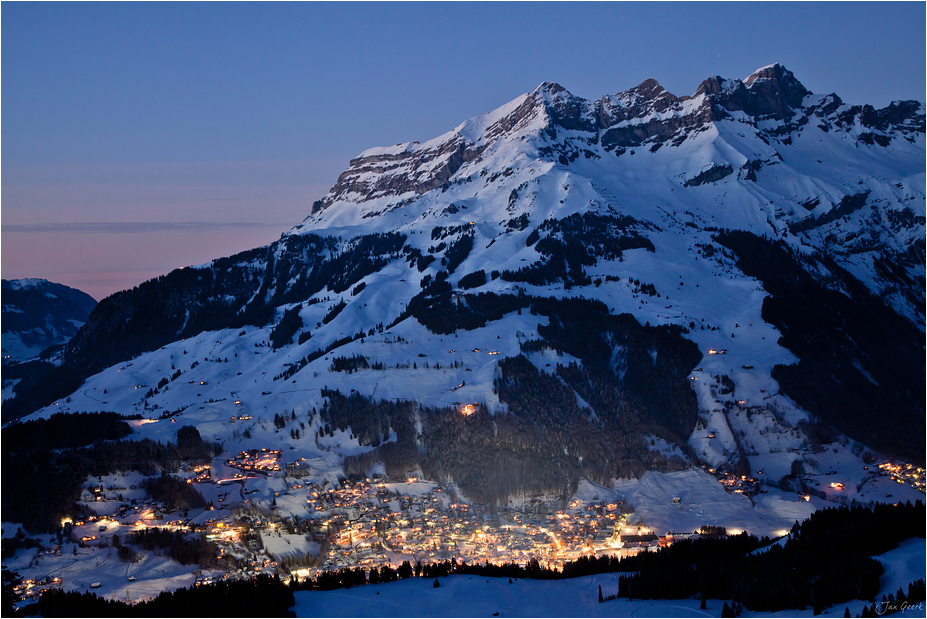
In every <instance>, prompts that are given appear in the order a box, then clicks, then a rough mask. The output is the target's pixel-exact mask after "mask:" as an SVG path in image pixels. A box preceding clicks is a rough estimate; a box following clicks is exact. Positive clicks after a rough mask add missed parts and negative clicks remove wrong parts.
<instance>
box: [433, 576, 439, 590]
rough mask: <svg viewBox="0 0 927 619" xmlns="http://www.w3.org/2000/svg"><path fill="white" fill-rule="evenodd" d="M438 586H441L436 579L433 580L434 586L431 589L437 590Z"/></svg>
mask: <svg viewBox="0 0 927 619" xmlns="http://www.w3.org/2000/svg"><path fill="white" fill-rule="evenodd" d="M440 586H441V583H440V582H438V579H437V578H435V584H433V585H432V587H434V588H435V589H437V588H438V587H440Z"/></svg>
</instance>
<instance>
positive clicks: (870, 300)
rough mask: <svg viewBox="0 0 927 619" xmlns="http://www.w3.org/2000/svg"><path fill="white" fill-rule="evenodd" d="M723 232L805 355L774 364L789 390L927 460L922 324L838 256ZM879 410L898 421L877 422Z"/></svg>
mask: <svg viewBox="0 0 927 619" xmlns="http://www.w3.org/2000/svg"><path fill="white" fill-rule="evenodd" d="M717 240H718V242H719V243H721V244H722V245H724V246H725V247H727V248H729V249H730V250H732V251H733V252H734V253H735V254H736V256H737V266H738V268H740V269H741V270H742V271H743V272H744V273H746V274H747V275H750V276H752V277H756V278H757V279H759V280H760V281H761V282H762V283H763V287H764V288H765V289H766V291H767V292H768V293H769V296H768V297H766V299H765V300H764V301H763V309H762V316H763V320H765V321H766V322H768V323H770V324H772V325H774V326H775V327H776V328H777V329H778V330H779V332H780V333H782V337H781V339H780V341H779V343H780V344H781V345H783V346H785V347H786V348H788V349H789V350H791V351H792V352H793V353H795V355H796V356H797V357H798V358H799V361H798V363H797V364H794V365H777V366H775V368H774V369H773V372H772V377H773V378H775V379H776V380H777V381H778V382H779V386H780V388H781V389H782V392H783V393H785V394H786V395H788V396H789V397H790V398H792V399H793V400H795V401H796V402H797V403H798V404H799V405H800V406H801V407H802V408H804V409H806V410H808V411H809V412H811V413H813V414H814V415H816V416H817V417H819V418H820V419H821V420H822V421H823V422H825V423H827V424H830V425H832V426H833V427H834V428H836V429H837V430H839V431H840V432H842V433H844V434H846V435H847V436H850V437H852V438H855V439H856V440H859V441H861V442H863V443H865V444H866V445H869V446H871V447H873V448H875V449H877V450H879V451H881V452H883V453H886V454H889V455H893V456H896V457H899V458H902V459H905V460H908V461H912V462H918V463H921V464H923V463H924V462H925V460H927V455H925V447H924V440H923V437H924V434H925V431H927V427H925V419H927V417H925V409H924V402H925V401H927V395H925V383H924V347H923V340H924V338H923V334H922V333H921V332H920V331H919V330H918V329H917V327H915V326H914V325H913V324H911V323H910V322H908V321H907V320H906V319H904V318H902V317H901V316H900V315H898V314H897V313H896V312H895V311H894V310H892V309H891V308H889V307H888V306H887V305H886V304H885V302H884V301H883V300H882V299H880V298H878V297H876V296H874V295H873V294H872V293H870V292H869V291H868V289H867V288H866V287H865V286H864V285H863V284H862V282H860V281H859V280H857V279H855V278H854V277H853V276H852V275H850V274H849V273H848V272H847V271H845V270H844V269H842V268H840V266H839V265H837V264H836V263H835V262H834V260H833V259H832V258H829V257H827V256H825V255H817V254H816V255H812V256H799V255H797V254H795V253H794V252H792V251H790V250H789V249H788V248H787V247H785V246H784V245H783V244H782V243H781V242H774V241H771V240H769V239H765V238H762V237H758V236H756V235H753V234H750V233H748V232H726V233H723V234H719V235H718V237H717ZM803 263H804V264H803ZM811 272H823V273H825V274H826V275H824V276H820V277H812V276H811V275H809V273H811ZM808 308H814V312H809V311H808ZM873 411H883V412H884V414H885V415H886V421H888V422H887V423H877V424H873V423H872V414H873Z"/></svg>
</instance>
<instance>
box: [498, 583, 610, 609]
mask: <svg viewBox="0 0 927 619" xmlns="http://www.w3.org/2000/svg"><path fill="white" fill-rule="evenodd" d="M509 582H512V581H511V579H509ZM602 602H603V600H602V585H599V604H601V603H602Z"/></svg>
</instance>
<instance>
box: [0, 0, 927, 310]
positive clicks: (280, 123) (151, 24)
mask: <svg viewBox="0 0 927 619" xmlns="http://www.w3.org/2000/svg"><path fill="white" fill-rule="evenodd" d="M925 6H927V5H925V4H924V3H922V2H908V3H886V2H876V3H862V2H852V3H744V4H740V3H728V2H711V3H691V4H690V3H663V2H660V3H643V4H637V3H623V2H622V3H603V2H595V3H574V2H570V3H541V4H533V3H487V4H464V3H446V4H445V3H441V4H430V3H410V4H391V3H371V4H366V3H364V4H352V3H336V4H325V3H282V4H271V3H256V4H252V3H230V4H225V3H198V4H182V3H129V4H119V3H100V4H97V3H62V4H58V3H3V4H2V7H0V11H2V39H0V41H2V43H0V44H2V95H3V99H2V103H3V105H2V121H3V132H2V217H3V224H4V225H3V231H2V241H3V243H2V248H3V249H2V267H3V268H2V272H3V277H5V278H14V277H46V278H48V279H53V280H55V281H61V282H63V283H66V284H69V285H74V286H78V287H81V288H82V289H84V290H86V291H87V292H89V293H90V294H92V295H94V296H96V297H98V298H99V297H101V296H103V295H105V294H108V293H111V292H113V291H115V290H117V289H120V288H123V287H126V286H132V285H134V284H137V283H139V282H140V281H142V280H143V279H146V278H149V277H153V276H156V275H158V274H160V273H163V272H166V271H168V270H170V269H171V268H175V267H179V266H184V265H187V264H191V263H198V262H205V261H207V260H209V259H211V258H214V257H218V256H221V255H228V254H231V253H234V252H236V251H240V250H243V249H247V248H250V247H253V246H256V245H260V244H264V243H267V242H269V241H271V240H273V239H275V238H277V237H279V235H280V233H281V232H283V231H284V230H286V229H287V228H289V227H290V226H292V225H293V224H295V223H297V222H299V221H300V220H302V219H303V217H305V215H306V214H307V213H308V208H309V205H310V204H311V203H312V201H313V200H316V199H318V198H319V197H321V196H322V195H323V194H324V192H325V191H326V190H327V188H328V187H329V186H331V185H332V184H333V182H334V180H335V178H336V177H337V175H338V173H339V172H340V171H341V170H343V169H344V168H345V167H346V165H347V162H348V160H349V159H350V158H351V157H353V156H355V155H357V154H358V153H359V152H360V151H362V150H364V149H366V148H369V147H372V146H379V145H386V144H394V143H397V142H405V141H409V140H415V139H418V140H426V139H429V138H431V137H434V136H436V135H438V134H440V133H443V132H445V131H447V130H449V129H452V128H453V127H454V126H456V125H457V124H459V123H460V122H461V121H463V120H464V119H466V118H468V117H470V116H474V115H476V114H480V113H483V112H486V111H488V110H490V109H492V108H495V107H498V106H499V105H502V104H503V103H506V102H507V101H509V100H511V99H513V98H515V97H517V96H518V95H520V94H522V93H524V92H527V91H530V90H531V89H533V88H534V87H535V86H537V85H538V84H539V83H540V82H542V81H556V82H559V83H561V84H562V85H563V86H565V87H566V88H567V89H568V90H570V91H571V92H573V93H574V94H577V95H580V96H583V97H587V98H597V97H599V96H601V95H603V94H605V93H613V92H617V91H620V90H625V89H627V88H630V87H632V86H635V85H637V84H639V83H640V82H641V81H643V80H644V79H646V78H648V77H654V78H656V79H657V80H658V81H659V82H660V83H661V84H663V86H664V87H665V88H667V89H668V90H670V91H671V92H673V93H675V94H677V95H684V94H691V93H692V92H693V91H694V90H695V89H696V87H697V86H698V84H699V83H700V82H701V81H702V80H703V79H705V78H706V77H708V76H709V75H712V74H718V75H722V76H724V77H729V78H744V77H746V76H747V75H749V74H750V73H751V72H752V71H753V70H754V69H756V68H758V67H761V66H764V65H767V64H770V63H773V62H780V63H782V64H784V65H785V66H786V67H788V68H789V69H791V70H792V72H793V73H794V74H795V75H796V77H797V78H798V79H799V80H800V81H801V82H802V83H804V85H805V86H806V87H807V88H809V89H810V90H812V91H814V92H819V93H825V92H836V93H837V94H839V95H840V96H841V97H842V98H843V99H844V100H845V101H847V102H848V103H870V104H873V105H875V106H877V107H882V106H884V105H886V104H887V103H888V102H890V101H892V100H894V99H918V100H922V101H923V100H924V98H925V94H924V93H925V51H927V50H925V28H924V24H925ZM139 222H153V223H156V224H157V225H154V226H151V227H145V226H139V225H138V224H139ZM179 223H182V224H183V225H182V226H177V225H176V224H179ZM218 223H221V224H222V225H221V226H214V225H213V224H218ZM103 224H105V225H103ZM120 224H121V225H120Z"/></svg>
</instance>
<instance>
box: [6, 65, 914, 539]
mask: <svg viewBox="0 0 927 619" xmlns="http://www.w3.org/2000/svg"><path fill="white" fill-rule="evenodd" d="M924 118H925V117H924V106H923V104H921V103H919V102H915V101H899V102H894V103H892V104H891V105H889V106H888V107H886V108H884V109H880V110H876V109H873V108H871V107H869V106H853V107H851V106H848V105H846V104H844V103H843V102H842V101H841V100H840V98H839V97H837V96H836V95H834V94H829V95H817V94H813V93H811V92H810V91H809V90H808V89H807V88H805V87H804V86H803V85H802V84H801V83H800V82H799V81H798V80H797V79H796V78H795V76H794V75H792V73H791V72H789V71H788V70H787V69H785V68H784V67H782V66H781V65H778V64H776V65H771V66H768V67H765V68H762V69H759V70H758V71H756V72H755V73H754V74H752V75H750V76H749V77H748V78H746V79H745V80H742V81H741V80H729V79H723V78H720V77H716V76H715V77H711V78H709V79H707V80H705V81H704V82H703V83H702V84H701V85H700V86H699V88H698V90H697V91H696V92H695V94H693V95H692V96H685V97H677V96H675V95H673V94H671V93H669V92H667V91H666V90H664V89H663V88H662V87H661V86H660V85H659V84H658V83H657V82H656V81H655V80H652V79H650V80H647V81H645V82H644V83H642V84H641V85H639V86H637V87H635V88H631V89H630V90H626V91H624V92H619V93H617V94H613V95H607V96H604V97H602V98H601V99H598V100H595V101H590V100H585V99H582V98H579V97H576V96H574V95H572V94H570V93H569V92H568V91H567V90H565V89H564V88H563V87H562V86H560V85H558V84H553V83H544V84H541V85H540V86H538V87H537V88H536V89H535V90H534V91H532V92H530V93H527V94H525V95H522V96H521V97H518V98H517V99H515V100H514V101H511V102H510V103H507V104H506V105H503V106H502V107H500V108H498V109H496V110H493V111H491V112H488V113H486V114H484V115H482V116H477V117H475V118H471V119H469V120H467V121H465V122H463V123H462V124H460V125H459V126H458V127H456V128H455V129H453V130H451V131H449V132H447V133H445V134H444V135H441V136H438V137H436V138H435V139H433V140H430V141H427V142H422V143H419V142H411V143H406V144H397V145H395V146H389V147H382V148H372V149H370V150H367V151H365V152H363V153H361V154H360V155H359V156H358V157H357V158H355V159H353V160H352V161H351V163H350V166H349V167H348V169H347V170H345V171H344V172H343V173H342V174H341V176H340V177H339V178H338V180H337V182H336V184H335V185H334V187H332V189H331V190H330V191H329V193H328V194H327V195H325V196H324V197H323V198H322V199H321V200H319V201H317V202H315V203H314V204H313V205H312V207H311V212H310V213H309V215H308V216H307V217H306V219H305V220H304V221H303V222H301V223H299V224H298V225H296V226H295V227H293V228H292V229H291V230H290V231H288V232H287V233H286V234H284V235H283V236H282V237H281V238H280V240H278V241H277V242H275V243H273V244H271V245H269V246H266V247H261V248H256V249H253V250H250V251H247V252H243V253H241V254H238V255H236V256H231V257H226V258H220V259H217V260H215V261H213V262H211V263H208V264H203V265H199V266H193V267H189V268H185V269H180V270H177V271H174V272H172V273H169V274H166V275H164V276H162V277H160V278H158V279H156V280H152V281H149V282H146V283H144V284H142V285H140V286H138V287H137V288H135V289H132V290H127V291H124V292H120V293H117V294H115V295H113V296H111V297H109V298H107V299H104V300H103V301H102V302H101V303H100V304H99V306H98V307H97V308H96V309H95V310H94V311H93V313H92V314H91V316H90V318H89V320H88V322H87V324H86V325H85V326H83V328H82V329H81V330H80V331H79V332H78V333H77V335H76V336H75V337H74V338H73V339H72V340H71V341H70V342H69V344H68V345H67V346H66V348H65V350H64V351H63V352H62V353H61V355H60V358H57V359H56V363H57V365H56V366H54V367H49V368H48V370H47V373H46V374H43V375H42V379H41V380H40V381H38V380H33V381H32V382H33V385H32V386H31V387H30V386H29V385H27V384H25V382H26V381H24V383H20V384H18V385H17V386H16V394H17V395H16V398H14V399H13V400H9V401H5V402H4V404H5V406H4V409H5V411H4V412H5V415H4V417H5V421H9V420H10V419H12V418H14V417H23V416H27V415H29V416H39V417H44V416H48V415H51V414H53V413H56V412H62V411H64V412H77V411H104V410H112V411H116V412H119V413H124V414H134V413H140V414H141V415H142V416H143V417H146V418H150V419H151V420H153V422H152V423H145V424H139V425H138V426H137V428H136V432H137V433H138V434H139V435H141V436H147V437H151V438H156V439H160V440H173V438H174V436H175V435H176V430H177V428H179V427H180V426H181V425H196V426H197V427H198V428H199V430H200V432H201V433H202V435H203V437H204V439H207V440H217V441H221V442H222V443H223V446H224V449H225V450H226V452H227V453H237V452H238V451H239V450H242V449H249V448H260V447H272V448H277V449H282V450H284V455H285V458H286V459H287V460H291V459H296V458H299V457H304V458H306V460H307V461H308V462H309V465H310V467H311V469H312V470H313V472H314V473H315V474H317V475H319V476H327V477H328V478H330V479H332V480H333V481H334V480H335V479H337V478H338V477H339V476H343V475H345V474H350V473H363V472H365V471H371V470H384V467H385V470H386V471H387V472H389V473H391V474H393V473H396V474H399V473H403V472H408V471H419V472H421V473H422V474H424V476H425V477H426V478H429V479H436V478H437V479H440V480H442V481H449V482H453V483H455V484H456V487H457V488H459V491H460V493H461V496H464V497H467V498H471V499H473V500H482V501H499V502H510V501H518V500H521V499H522V498H524V497H525V496H528V495H532V494H544V493H549V494H553V495H563V496H570V495H572V493H574V492H575V491H576V490H577V488H578V487H579V485H580V483H581V482H582V480H584V479H585V480H588V481H590V482H594V483H596V484H599V485H600V486H601V487H608V488H611V489H612V490H615V489H617V491H618V492H620V493H622V495H623V496H625V497H626V498H628V497H636V500H639V501H640V502H641V503H642V506H645V508H644V509H643V512H646V513H647V514H648V517H649V518H650V519H651V521H657V526H659V524H661V523H662V522H660V518H661V517H660V516H659V511H660V510H659V506H658V505H657V503H663V502H671V501H672V499H673V498H674V496H679V495H680V494H681V493H682V492H683V490H681V489H684V488H687V487H692V483H693V481H692V480H693V479H696V480H698V483H699V484H702V485H704V484H709V485H710V484H712V483H716V482H714V480H713V479H712V477H711V476H709V475H707V474H705V473H702V472H699V474H698V475H697V476H695V477H694V478H693V477H692V474H691V473H690V474H686V473H685V471H686V470H689V469H692V468H697V467H704V468H705V469H708V468H711V469H713V472H714V471H715V470H723V471H726V472H729V473H730V474H732V475H737V476H740V475H743V476H749V477H752V478H755V479H756V480H758V481H759V482H760V484H765V486H764V487H769V488H771V490H770V492H772V487H775V492H777V493H778V492H779V490H778V489H779V488H783V489H785V490H789V489H791V490H798V489H799V488H810V489H812V490H817V495H818V496H815V497H813V499H814V501H817V502H818V503H814V502H812V503H810V504H809V503H801V504H798V503H795V501H796V500H797V499H795V495H794V493H791V494H788V493H785V492H783V493H781V494H776V495H775V496H773V495H769V496H766V497H765V498H764V495H760V497H759V498H760V500H758V501H757V500H753V499H751V500H750V501H748V500H747V498H746V497H743V496H739V495H733V494H728V495H727V496H728V497H729V498H730V499H731V502H730V503H729V504H728V505H727V506H726V507H723V508H718V510H717V511H718V514H726V513H728V512H730V513H735V512H736V514H737V517H736V523H737V525H738V526H739V527H749V526H750V523H751V522H759V521H763V519H764V518H766V516H767V515H769V518H768V523H767V524H768V526H767V527H766V529H763V527H759V528H760V529H761V531H758V532H762V531H763V530H765V531H767V532H769V531H774V530H776V529H778V528H782V527H786V528H787V525H788V522H789V521H791V520H794V518H795V517H800V516H801V515H802V514H805V512H807V511H808V509H814V507H818V506H820V505H824V504H826V502H827V501H848V500H854V499H855V500H861V501H871V500H886V497H888V498H889V499H891V500H897V499H899V498H901V499H906V498H917V497H921V498H922V497H923V495H922V494H921V493H919V492H916V491H914V490H913V489H912V488H910V487H908V486H900V485H898V484H895V483H893V482H891V480H887V479H886V478H884V477H879V476H877V475H874V474H873V472H872V471H871V470H869V469H866V468H864V467H865V466H866V465H867V464H870V463H871V462H872V461H874V460H876V459H879V458H889V457H890V458H895V459H900V460H902V461H906V462H911V463H915V464H917V465H919V466H923V463H924V460H925V456H924V443H923V436H924V422H925V412H924V400H925V397H924V371H925V368H924V348H923V341H924V325H925V321H924V301H925V278H924V251H925V247H924V245H925V243H924V238H925V237H924V234H925V229H924V223H925V149H924ZM362 402H366V404H365V405H361V404H360V403H362ZM468 405H470V406H469V408H468V407H467V406H468ZM292 413H295V418H296V419H299V421H300V423H299V424H296V423H295V422H293V423H292V424H291V425H288V426H287V427H286V428H285V429H279V428H277V427H275V424H274V423H272V421H273V419H274V416H275V415H277V414H285V415H290V414H292ZM243 418H246V419H243ZM288 419H289V417H288ZM293 430H298V431H299V432H298V434H297V433H295V432H294V431H293ZM645 473H646V475H645ZM631 479H637V480H640V481H637V482H633V483H632V482H630V481H628V480H631ZM833 482H840V483H841V484H843V486H842V488H841V489H834V488H833V487H832V486H831V484H832V483H833ZM674 484H675V485H674ZM657 489H659V490H657ZM717 489H718V490H719V491H720V492H721V495H722V498H723V495H724V493H723V491H722V489H721V486H720V485H718V486H717ZM699 492H701V494H700V495H699V496H704V497H708V496H713V495H712V492H713V491H712V490H710V489H703V490H701V491H699ZM715 502H716V500H715V499H712V500H711V501H709V502H707V503H705V504H693V505H687V504H686V502H685V501H684V502H683V505H685V510H686V511H685V513H676V514H675V515H672V514H671V515H669V516H667V517H666V518H665V520H666V525H667V526H676V525H677V521H678V522H680V523H683V524H684V525H685V526H689V525H690V524H692V525H695V524H697V522H699V521H700V522H703V523H708V522H715V521H717V522H719V523H720V524H723V522H721V521H722V520H723V518H720V519H719V518H716V517H714V516H712V514H711V513H708V512H711V510H712V509H713V508H712V507H711V506H712V505H713V504H715ZM721 503H724V501H722V500H720V499H717V504H719V505H720V504H721ZM804 506H807V509H806V507H804ZM294 509H298V506H294ZM674 509H676V510H677V512H678V511H679V510H681V509H682V508H681V507H678V506H677V507H676V508H674ZM743 514H748V515H746V516H744V515H743ZM751 514H752V515H751ZM751 518H752V519H753V520H751ZM699 519H701V520H699ZM679 526H683V525H682V524H680V525H679Z"/></svg>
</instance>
